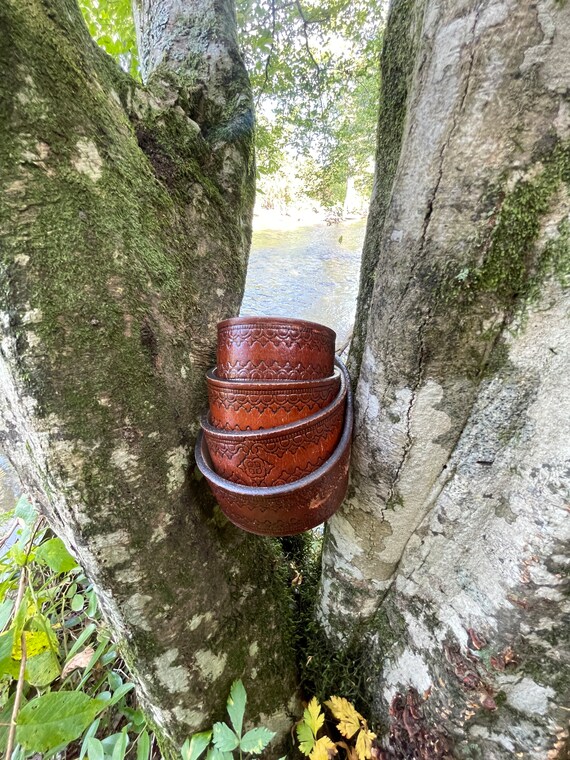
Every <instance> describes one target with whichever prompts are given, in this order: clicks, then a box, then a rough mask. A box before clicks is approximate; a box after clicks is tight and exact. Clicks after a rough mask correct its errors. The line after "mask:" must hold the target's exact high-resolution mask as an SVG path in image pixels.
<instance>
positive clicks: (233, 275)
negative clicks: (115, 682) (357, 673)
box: [0, 0, 293, 742]
mask: <svg viewBox="0 0 570 760" xmlns="http://www.w3.org/2000/svg"><path fill="white" fill-rule="evenodd" d="M183 5H184V4H181V3H180V4H176V3H174V2H172V3H166V2H161V3H156V4H154V7H155V9H158V10H159V11H160V18H151V19H150V20H149V18H147V17H146V16H145V12H144V7H146V6H148V4H144V6H143V12H142V20H141V24H142V36H143V43H142V51H143V60H144V61H145V68H146V73H147V75H148V78H149V84H148V87H141V86H137V85H135V83H134V82H132V81H131V80H130V79H129V78H128V77H126V76H125V75H124V74H123V73H122V72H121V71H119V70H118V69H117V68H116V66H115V65H114V63H113V62H112V61H111V59H110V58H108V57H107V56H106V55H105V54H104V53H102V51H100V50H99V49H98V48H97V47H96V45H95V44H94V43H93V42H92V41H91V39H90V38H89V35H88V32H87V29H86V27H85V25H84V23H83V21H82V18H81V15H80V13H79V10H78V8H77V5H76V3H75V2H74V0H14V1H13V2H12V0H8V2H3V3H2V4H1V7H0V36H1V38H0V83H1V84H0V114H1V118H0V193H1V197H2V201H1V206H0V231H1V238H0V240H1V246H2V248H1V254H2V258H1V266H2V289H1V295H0V299H1V304H2V350H1V354H0V384H1V391H2V421H3V430H2V436H3V440H4V446H5V448H6V450H7V452H8V454H9V456H10V457H11V459H12V460H13V462H14V463H15V465H16V468H17V470H18V472H19V474H20V477H21V478H22V480H23V482H24V484H25V486H26V488H27V489H29V490H30V491H31V492H32V494H33V495H34V496H35V497H36V498H37V499H38V500H39V502H40V503H41V504H42V505H43V507H44V509H45V510H46V512H47V514H48V515H49V518H50V520H51V521H52V523H53V524H54V526H55V527H56V529H57V531H58V532H59V533H61V534H62V535H63V536H64V537H65V538H66V540H67V542H68V544H69V545H70V546H71V548H72V549H73V551H74V553H75V554H76V555H77V556H78V558H79V560H80V561H81V563H82V564H83V565H84V567H85V568H86V570H87V572H88V574H89V576H90V577H91V578H92V579H93V581H94V583H95V585H96V588H97V589H98V592H99V596H100V599H101V603H102V606H103V610H104V613H105V615H106V616H107V618H108V619H109V621H110V622H111V624H112V626H113V628H114V630H115V631H116V632H117V634H118V636H119V637H120V639H121V640H122V643H123V644H124V645H125V647H126V651H127V654H128V657H129V659H130V661H131V664H132V666H133V667H134V668H135V673H136V675H137V677H138V679H139V682H140V685H141V689H142V693H143V695H145V696H146V702H147V705H148V706H149V708H150V710H151V715H152V717H153V718H154V719H155V721H156V723H157V724H158V725H159V726H161V727H162V728H163V729H164V730H165V732H166V734H167V735H168V736H169V737H170V738H172V739H174V741H175V742H180V741H181V740H182V739H183V738H184V737H185V736H186V735H187V734H189V733H190V732H193V731H195V730H196V729H199V728H201V727H204V726H205V725H206V724H210V725H211V721H212V717H213V716H214V717H216V716H221V714H222V713H223V710H224V705H225V699H226V696H227V693H228V690H229V687H230V684H231V682H232V680H233V679H234V678H238V677H240V676H244V674H245V681H246V686H248V687H250V696H251V700H250V702H251V704H250V708H251V709H250V714H251V717H254V716H255V713H256V710H257V711H258V712H259V710H260V709H263V710H264V711H265V713H272V715H270V716H268V717H267V719H266V721H267V723H269V724H272V723H273V724H274V726H275V727H276V729H277V730H280V729H284V728H285V727H287V726H288V723H289V721H288V718H287V716H286V714H285V712H284V706H286V705H287V703H288V701H289V699H290V697H291V695H292V693H293V665H292V662H291V660H290V657H289V651H290V650H289V648H288V646H287V640H286V636H287V624H286V623H287V619H288V614H289V613H288V611H289V601H288V599H287V598H286V596H285V591H284V589H285V587H286V584H284V583H283V582H282V578H281V569H280V568H281V555H280V554H279V552H278V551H277V549H276V546H275V544H274V543H272V542H271V541H264V540H262V539H256V538H253V537H248V536H246V535H245V534H243V533H240V532H239V531H237V530H234V529H233V527H232V526H230V525H229V524H228V523H227V522H226V521H225V520H224V519H223V518H222V517H221V515H220V514H219V512H218V511H217V510H216V509H214V508H213V504H212V500H211V499H210V498H209V497H208V494H207V489H205V488H204V484H203V483H200V482H199V481H198V479H197V477H195V475H194V467H193V461H192V446H193V442H194V438H195V434H196V431H197V425H198V416H199V413H200V412H201V410H202V407H203V405H204V403H205V384H204V372H205V370H206V369H207V368H208V367H209V366H211V365H212V364H213V363H214V343H215V324H216V322H217V321H218V320H219V319H221V318H223V317H226V316H228V315H230V314H235V313H236V311H237V309H238V307H239V302H240V299H241V294H242V290H243V284H244V280H245V270H246V264H247V253H248V249H249V241H250V232H251V213H252V204H253V182H254V166H253V148H252V144H253V142H252V141H253V115H252V105H251V99H250V94H249V87H248V83H247V78H246V75H245V72H244V70H243V66H242V63H241V60H240V58H239V55H238V53H237V46H236V40H235V28H234V21H233V8H232V5H231V3H210V2H193V3H191V4H186V10H184V13H183V12H182V11H183ZM147 10H148V9H147ZM157 12H158V11H157ZM172 29H175V30H177V31H176V33H173V32H172ZM253 679H255V680H253Z"/></svg>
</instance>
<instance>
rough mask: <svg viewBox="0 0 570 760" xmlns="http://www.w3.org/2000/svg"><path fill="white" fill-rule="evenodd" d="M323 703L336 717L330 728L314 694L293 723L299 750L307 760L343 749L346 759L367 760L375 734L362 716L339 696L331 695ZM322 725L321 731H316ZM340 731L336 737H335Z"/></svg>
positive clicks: (325, 758) (326, 759)
mask: <svg viewBox="0 0 570 760" xmlns="http://www.w3.org/2000/svg"><path fill="white" fill-rule="evenodd" d="M325 705H326V706H327V707H328V708H329V710H330V711H331V713H332V716H333V718H334V719H335V721H336V726H335V727H334V728H332V727H330V726H329V724H328V723H327V724H326V725H325V715H324V713H323V711H322V707H321V705H320V704H319V702H318V700H317V699H316V697H313V698H312V699H311V701H310V702H309V704H308V705H307V707H306V708H305V711H304V713H303V717H302V719H301V720H300V721H299V723H298V724H297V726H296V732H297V739H298V740H299V750H300V751H301V752H302V754H303V755H307V756H308V757H309V758H310V760H330V757H331V756H332V755H336V754H338V751H339V749H341V750H343V751H344V754H345V756H346V758H347V760H370V758H371V757H372V751H373V742H374V740H375V739H376V734H374V733H373V732H372V731H370V730H369V728H368V724H367V722H366V720H365V719H364V718H363V717H362V715H361V714H360V713H359V712H358V711H357V710H356V708H355V707H354V705H353V704H351V703H350V702H349V701H348V700H347V699H344V698H343V697H334V696H333V697H331V698H330V699H329V700H328V701H327V702H325ZM321 729H323V735H322V736H320V737H319V732H320V731H321ZM338 734H340V737H341V738H340V740H337V741H335V739H336V737H337V736H338Z"/></svg>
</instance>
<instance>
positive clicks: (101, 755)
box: [87, 736, 105, 760]
mask: <svg viewBox="0 0 570 760" xmlns="http://www.w3.org/2000/svg"><path fill="white" fill-rule="evenodd" d="M87 757H88V758H89V760H105V750H104V748H103V745H102V744H101V742H100V741H99V739H95V737H93V736H90V737H89V739H87Z"/></svg>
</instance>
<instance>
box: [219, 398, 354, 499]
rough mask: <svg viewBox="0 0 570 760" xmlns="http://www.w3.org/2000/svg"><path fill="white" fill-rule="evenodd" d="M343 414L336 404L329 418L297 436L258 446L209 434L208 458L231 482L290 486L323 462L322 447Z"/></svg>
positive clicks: (251, 441)
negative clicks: (301, 463) (287, 460)
mask: <svg viewBox="0 0 570 760" xmlns="http://www.w3.org/2000/svg"><path fill="white" fill-rule="evenodd" d="M343 414H344V408H343V405H342V404H340V405H339V406H338V407H337V409H335V411H334V412H333V413H332V414H331V415H329V416H328V417H326V418H325V419H324V420H321V421H318V422H315V423H313V424H312V425H310V426H308V427H306V428H303V430H302V432H300V433H299V435H296V436H293V435H291V433H289V434H287V433H284V434H283V435H281V436H275V437H272V438H271V439H270V440H266V441H264V442H262V443H261V442H260V441H259V440H258V439H255V438H253V437H252V438H250V439H247V438H240V439H239V440H237V441H235V442H233V441H223V440H220V439H216V438H215V437H214V436H212V435H211V434H210V435H209V436H208V449H209V450H210V456H211V457H212V459H213V461H214V463H215V465H216V470H217V471H218V472H219V474H220V475H222V477H225V478H227V479H228V480H231V481H233V482H234V483H242V484H244V485H255V486H261V487H264V486H271V485H281V484H285V483H290V482H292V481H294V480H298V479H300V478H302V477H303V476H304V475H307V474H309V473H310V472H313V471H314V470H316V469H317V468H318V467H320V466H321V465H322V464H324V463H325V461H326V460H327V459H328V457H329V456H330V451H324V452H323V450H322V444H323V442H325V441H326V440H327V439H330V437H331V434H332V433H333V432H334V430H335V429H336V430H339V426H338V417H339V416H340V415H343ZM339 435H340V430H339ZM333 443H334V444H336V441H334V442H333ZM284 457H287V458H288V459H289V462H290V464H289V466H285V465H284V462H283V459H284ZM300 461H302V462H304V466H300V465H299V462H300ZM269 476H271V477H269Z"/></svg>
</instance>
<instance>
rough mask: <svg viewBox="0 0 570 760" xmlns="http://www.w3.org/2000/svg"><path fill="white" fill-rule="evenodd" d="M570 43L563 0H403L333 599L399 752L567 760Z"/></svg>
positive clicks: (339, 638) (331, 534) (325, 580)
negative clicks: (564, 753)
mask: <svg viewBox="0 0 570 760" xmlns="http://www.w3.org/2000/svg"><path fill="white" fill-rule="evenodd" d="M569 46H570V5H568V4H567V3H559V2H550V0H538V2H532V3H531V2H526V0H525V1H523V2H521V1H520V0H503V1H502V2H497V1H496V0H492V1H491V0H467V1H466V2H462V3H457V2H452V1H451V0H446V1H445V2H435V0H393V2H392V6H391V10H390V14H389V19H388V27H387V31H386V35H385V45H384V51H383V64H382V72H383V73H382V95H381V114H380V128H379V141H378V172H377V177H376V184H375V192H374V196H373V199H372V206H371V212H370V219H369V225H368V231H367V238H366V243H365V251H364V261H363V270H362V282H361V294H360V302H359V309H358V317H357V329H356V334H355V341H354V345H353V351H352V355H351V362H352V370H353V372H354V374H355V377H356V375H358V381H357V394H356V398H357V406H358V409H357V414H358V421H357V424H356V425H355V429H356V431H357V433H356V437H355V442H354V459H353V475H352V484H351V490H350V493H349V498H348V499H347V501H346V503H345V506H344V508H343V509H342V510H341V512H340V513H339V514H338V515H336V516H335V517H334V518H333V519H332V520H331V522H330V525H329V529H328V531H327V534H326V539H325V552H324V569H323V577H322V583H321V595H320V619H321V621H322V623H323V625H324V627H325V630H326V631H327V632H328V635H329V636H330V638H331V640H332V641H336V642H337V646H345V647H346V646H347V647H348V648H349V649H350V648H353V649H354V650H355V651H356V648H357V647H359V648H360V650H361V651H362V650H363V651H364V652H365V657H364V660H363V663H362V667H363V670H364V674H365V679H364V680H365V681H366V682H367V683H368V685H369V692H368V698H369V700H370V701H371V703H372V705H373V712H374V714H375V717H376V718H377V719H379V720H381V721H384V722H386V723H388V722H389V718H388V705H389V704H390V703H391V704H392V711H391V712H392V721H393V723H394V724H395V725H394V729H393V738H394V743H393V746H392V749H393V754H391V755H390V756H391V757H398V758H408V757H422V758H428V757H429V758H437V757H444V756H446V757H447V756H448V755H447V754H446V753H447V752H449V753H450V755H452V756H455V757H463V758H481V759H483V758H484V759H485V760H493V759H494V758H497V759H498V758H501V759H502V758H513V757H528V758H530V757H532V758H536V759H537V760H538V759H539V758H544V759H546V758H554V757H558V756H560V757H561V756H562V754H560V755H559V754H558V753H559V752H560V753H561V752H562V747H563V746H564V741H565V738H564V737H565V729H566V726H567V713H566V712H565V707H567V705H568V697H569V688H568V682H569V675H570V661H569V660H570V658H569V652H568V648H567V647H568V636H567V628H566V627H565V626H567V622H566V623H565V620H564V613H567V612H568V609H567V607H565V602H564V595H563V580H564V570H563V565H564V562H565V560H564V556H565V551H564V541H565V540H566V541H567V539H568V534H569V528H568V518H567V508H568V486H569V469H568V462H569V459H570V450H569V441H570V429H569V420H570V408H569V406H570V404H569V402H570V399H569V396H568V393H567V392H566V391H564V390H563V389H564V388H565V387H567V380H568V376H569V374H570V329H569V321H568V318H569V316H570V312H569V309H570V302H569V298H568V292H567V290H565V288H564V284H566V285H567V284H568V275H569V274H570V267H569V260H570V255H569V245H570V219H569V211H570V102H569V99H568V94H569V92H570V68H569V66H568V61H569V58H568V51H569ZM565 280H566V283H565ZM410 690H415V692H414V691H410ZM398 693H399V694H401V695H402V696H403V698H404V702H402V700H401V699H400V698H398V697H396V695H397V694H398ZM416 693H417V695H418V696H415V694H416ZM406 697H407V698H408V700H409V702H408V706H407V707H406V706H405V698H406ZM416 700H418V703H419V704H420V705H421V706H420V707H419V708H418V707H416V706H415V704H416ZM420 713H421V714H422V715H423V717H422V718H420V717H418V716H419V714H420ZM426 732H427V733H426ZM430 732H431V733H430ZM446 742H448V743H449V745H448V746H450V747H452V748H453V749H450V750H446V749H444V746H445V745H446ZM413 752H416V753H417V754H413Z"/></svg>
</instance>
